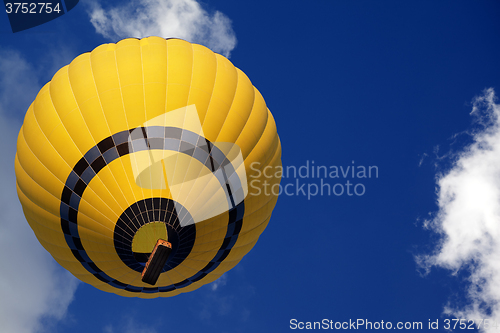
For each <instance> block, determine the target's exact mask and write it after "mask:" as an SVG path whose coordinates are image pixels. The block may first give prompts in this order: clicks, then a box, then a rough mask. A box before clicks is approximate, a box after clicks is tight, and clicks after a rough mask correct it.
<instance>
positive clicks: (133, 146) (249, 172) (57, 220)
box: [15, 37, 281, 298]
mask: <svg viewBox="0 0 500 333" xmlns="http://www.w3.org/2000/svg"><path fill="white" fill-rule="evenodd" d="M280 166H281V145H280V140H279V138H278V134H277V132H276V125H275V121H274V119H273V116H272V115H271V113H270V112H269V110H268V108H267V106H266V103H265V101H264V99H263V98H262V96H261V94H260V93H259V91H258V90H257V89H256V88H255V87H254V86H253V85H252V83H251V82H250V80H249V79H248V77H247V76H246V75H245V74H244V73H243V72H242V71H241V70H239V69H238V68H236V67H234V66H233V64H232V63H231V62H230V61H229V60H228V59H226V58H225V57H223V56H221V55H219V54H216V53H214V52H212V51H211V50H209V49H208V48H206V47H204V46H201V45H197V44H191V43H189V42H186V41H184V40H180V39H163V38H159V37H148V38H144V39H140V40H139V39H125V40H122V41H120V42H118V43H116V44H104V45H101V46H99V47H97V48H95V49H94V50H93V51H92V52H89V53H84V54H82V55H80V56H78V57H77V58H75V59H74V60H73V61H72V62H71V63H70V64H69V65H68V66H65V67H63V68H61V69H60V70H59V71H58V72H57V73H56V74H55V75H54V77H53V78H52V80H51V81H50V82H48V83H47V84H46V85H45V86H44V87H43V88H42V89H41V90H40V92H39V93H38V95H37V97H36V99H35V100H34V101H33V103H32V104H31V106H30V107H29V109H28V111H27V113H26V116H25V119H24V123H23V126H22V128H21V130H20V132H19V136H18V141H17V154H16V160H15V171H16V179H17V190H18V196H19V199H20V201H21V204H22V207H23V211H24V214H25V216H26V219H27V221H28V223H29V224H30V226H31V228H32V229H33V231H34V233H35V235H36V237H37V238H38V240H39V241H40V243H41V244H42V245H43V246H44V247H45V249H47V251H49V252H50V254H51V255H52V256H53V257H54V259H55V260H56V261H57V262H58V263H59V264H61V265H62V266H63V267H65V268H66V269H67V270H68V271H70V272H71V273H72V274H73V275H75V276H76V277H77V278H79V279H80V280H82V281H84V282H86V283H88V284H91V285H93V286H95V287H96V288H98V289H101V290H104V291H107V292H113V293H116V294H118V295H122V296H130V297H141V298H154V297H169V296H174V295H177V294H179V293H184V292H189V291H192V290H195V289H197V288H199V287H201V286H203V285H205V284H207V283H210V282H212V281H214V280H216V279H217V278H219V277H220V276H221V275H222V274H224V273H225V272H227V271H228V270H230V269H231V268H233V267H234V266H235V265H236V264H237V263H238V262H239V261H240V260H241V259H242V258H243V256H245V255H246V254H247V253H248V252H249V251H250V250H251V249H252V247H253V246H254V245H255V243H256V242H257V239H258V238H259V236H260V234H261V233H262V232H263V230H264V229H265V228H266V226H267V223H268V222H269V219H270V217H271V213H272V211H273V208H274V206H275V204H276V201H277V195H276V194H273V193H268V192H265V191H258V188H259V186H262V185H263V184H264V183H266V184H267V185H268V186H273V185H276V184H279V181H280V179H279V177H278V176H274V175H270V173H269V172H268V173H264V172H262V171H263V170H264V168H266V167H267V168H268V169H267V170H269V167H271V168H274V167H277V168H279V167H280ZM249 183H252V186H249ZM256 189H257V190H256Z"/></svg>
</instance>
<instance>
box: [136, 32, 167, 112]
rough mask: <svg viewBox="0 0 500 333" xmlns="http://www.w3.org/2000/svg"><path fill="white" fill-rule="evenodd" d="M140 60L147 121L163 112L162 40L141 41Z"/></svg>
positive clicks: (164, 67)
mask: <svg viewBox="0 0 500 333" xmlns="http://www.w3.org/2000/svg"><path fill="white" fill-rule="evenodd" d="M140 42H141V43H140V45H141V58H142V71H143V79H144V96H145V108H146V113H147V116H146V117H147V119H152V118H154V117H157V116H159V115H162V114H163V113H164V112H165V101H166V95H165V91H166V89H167V59H168V58H167V44H166V42H165V40H164V39H161V38H157V39H156V40H154V39H151V40H149V39H147V40H145V39H142V40H141V41H140Z"/></svg>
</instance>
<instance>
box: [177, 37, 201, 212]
mask: <svg viewBox="0 0 500 333" xmlns="http://www.w3.org/2000/svg"><path fill="white" fill-rule="evenodd" d="M186 43H187V42H186ZM187 44H188V45H189V47H190V49H191V78H190V80H189V87H188V95H187V97H186V103H185V104H186V106H187V105H188V102H189V96H190V94H191V88H192V86H193V67H194V50H193V45H192V44H191V43H187ZM195 110H196V116H197V117H198V119H200V117H199V115H198V108H197V107H196V104H195ZM184 115H185V116H184V123H183V124H182V126H183V129H184V127H185V124H186V116H187V114H186V113H185V114H184ZM200 130H201V131H202V133H203V126H202V125H201V122H200ZM196 134H197V135H198V136H200V135H201V133H196ZM203 136H205V135H204V133H203ZM181 143H182V135H181ZM191 161H192V159H190V160H189V163H188V166H187V168H186V169H187V170H189V167H190V166H191ZM176 166H177V163H176V164H175V165H174V175H175V171H176ZM187 170H186V173H184V177H183V179H182V182H181V187H180V189H179V192H181V191H182V188H183V187H184V186H185V182H184V180H185V179H186V174H187ZM191 189H192V187H191ZM191 189H190V190H189V191H188V193H187V195H186V198H187V197H189V195H190V194H191ZM179 222H182V221H179Z"/></svg>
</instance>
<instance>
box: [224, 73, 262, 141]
mask: <svg viewBox="0 0 500 333" xmlns="http://www.w3.org/2000/svg"><path fill="white" fill-rule="evenodd" d="M236 73H237V74H238V85H237V86H236V93H235V95H234V98H233V102H232V104H231V109H230V110H229V113H228V115H227V117H226V119H224V124H223V125H222V128H221V130H220V133H219V135H218V136H217V139H216V141H219V142H236V139H238V137H239V135H240V133H241V130H242V129H243V127H244V126H245V124H246V122H247V120H248V117H249V116H250V112H251V111H252V108H253V102H254V89H253V86H252V83H251V82H250V80H249V79H248V77H247V76H246V75H245V73H243V72H242V71H241V70H239V69H238V68H236Z"/></svg>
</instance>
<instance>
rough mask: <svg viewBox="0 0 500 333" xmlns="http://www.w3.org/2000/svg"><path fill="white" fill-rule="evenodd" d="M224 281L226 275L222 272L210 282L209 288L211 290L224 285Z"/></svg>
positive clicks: (225, 280)
mask: <svg viewBox="0 0 500 333" xmlns="http://www.w3.org/2000/svg"><path fill="white" fill-rule="evenodd" d="M226 282H227V275H225V274H224V275H222V276H221V277H220V278H218V279H217V280H215V281H214V282H212V283H210V288H212V290H213V291H216V290H217V289H218V288H219V287H221V286H225V285H226Z"/></svg>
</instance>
